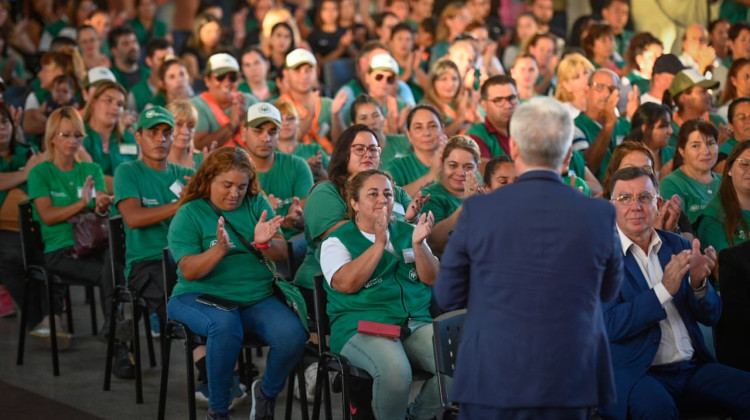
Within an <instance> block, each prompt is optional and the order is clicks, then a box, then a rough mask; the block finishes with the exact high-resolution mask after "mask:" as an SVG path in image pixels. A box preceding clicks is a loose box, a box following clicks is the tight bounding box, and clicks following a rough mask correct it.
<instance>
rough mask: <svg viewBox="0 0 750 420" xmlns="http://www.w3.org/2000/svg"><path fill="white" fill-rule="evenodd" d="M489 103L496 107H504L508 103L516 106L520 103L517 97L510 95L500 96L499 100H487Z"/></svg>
mask: <svg viewBox="0 0 750 420" xmlns="http://www.w3.org/2000/svg"><path fill="white" fill-rule="evenodd" d="M487 101H489V102H492V104H493V105H495V106H502V105H505V104H506V103H509V104H515V103H516V102H518V96H517V95H508V96H498V97H497V98H492V99H487Z"/></svg>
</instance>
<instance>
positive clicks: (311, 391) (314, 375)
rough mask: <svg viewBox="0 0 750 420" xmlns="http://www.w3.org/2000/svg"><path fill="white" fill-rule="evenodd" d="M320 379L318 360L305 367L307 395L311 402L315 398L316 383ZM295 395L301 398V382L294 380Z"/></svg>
mask: <svg viewBox="0 0 750 420" xmlns="http://www.w3.org/2000/svg"><path fill="white" fill-rule="evenodd" d="M317 379H318V362H314V363H312V364H311V365H310V366H308V367H307V368H305V396H307V401H308V402H310V401H312V400H313V399H314V398H315V383H316V381H317ZM294 397H295V398H297V399H299V382H297V381H294Z"/></svg>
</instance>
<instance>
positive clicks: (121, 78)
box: [107, 54, 151, 91]
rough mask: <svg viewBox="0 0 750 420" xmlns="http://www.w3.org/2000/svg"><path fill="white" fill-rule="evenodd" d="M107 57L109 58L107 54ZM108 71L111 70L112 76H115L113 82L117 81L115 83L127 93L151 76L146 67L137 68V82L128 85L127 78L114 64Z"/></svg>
mask: <svg viewBox="0 0 750 420" xmlns="http://www.w3.org/2000/svg"><path fill="white" fill-rule="evenodd" d="M107 55H108V56H109V54H107ZM109 69H110V70H112V74H114V75H115V80H117V83H119V84H121V85H122V87H124V88H125V90H127V91H130V90H131V89H133V88H134V87H135V86H136V85H137V84H138V82H141V81H143V80H146V79H148V77H149V76H150V75H151V70H149V68H148V67H146V66H138V70H137V71H138V75H139V76H138V82H136V83H134V84H133V85H130V84H129V83H128V79H127V77H125V73H123V71H122V70H120V69H118V68H117V66H115V63H112V67H110V68H109Z"/></svg>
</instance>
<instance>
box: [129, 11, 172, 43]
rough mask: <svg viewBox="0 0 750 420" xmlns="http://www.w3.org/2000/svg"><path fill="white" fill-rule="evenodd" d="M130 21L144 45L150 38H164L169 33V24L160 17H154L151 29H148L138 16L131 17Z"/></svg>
mask: <svg viewBox="0 0 750 420" xmlns="http://www.w3.org/2000/svg"><path fill="white" fill-rule="evenodd" d="M128 23H130V27H131V28H133V30H134V31H135V37H136V38H137V39H138V43H139V44H141V46H142V47H145V46H146V44H148V42H149V41H150V40H152V39H154V38H164V36H165V35H166V34H167V24H166V23H164V22H162V21H160V20H158V19H154V22H153V25H152V26H151V30H150V31H148V30H146V27H145V26H143V22H141V20H140V19H138V17H135V18H133V19H130V22H128Z"/></svg>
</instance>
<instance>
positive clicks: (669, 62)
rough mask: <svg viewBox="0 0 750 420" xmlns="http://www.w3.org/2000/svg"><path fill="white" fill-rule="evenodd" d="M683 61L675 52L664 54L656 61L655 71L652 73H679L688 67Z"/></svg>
mask: <svg viewBox="0 0 750 420" xmlns="http://www.w3.org/2000/svg"><path fill="white" fill-rule="evenodd" d="M686 68H687V67H685V65H684V64H682V61H680V59H679V58H677V56H676V55H674V54H662V55H661V56H659V58H657V59H656V61H654V71H653V72H652V73H651V74H659V73H669V74H677V73H679V72H680V71H681V70H684V69H686Z"/></svg>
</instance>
